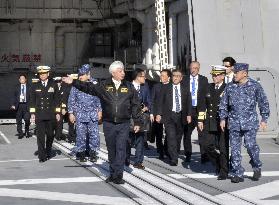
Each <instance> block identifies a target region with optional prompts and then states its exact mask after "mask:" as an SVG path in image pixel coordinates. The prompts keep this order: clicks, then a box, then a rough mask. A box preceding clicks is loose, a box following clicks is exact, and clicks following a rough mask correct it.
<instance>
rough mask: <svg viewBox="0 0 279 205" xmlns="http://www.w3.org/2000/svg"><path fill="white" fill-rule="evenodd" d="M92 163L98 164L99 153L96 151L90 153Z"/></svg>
mask: <svg viewBox="0 0 279 205" xmlns="http://www.w3.org/2000/svg"><path fill="white" fill-rule="evenodd" d="M89 160H90V162H93V163H95V162H97V160H98V156H97V152H96V151H92V152H90V158H89Z"/></svg>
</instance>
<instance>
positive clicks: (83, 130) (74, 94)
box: [68, 66, 102, 154]
mask: <svg viewBox="0 0 279 205" xmlns="http://www.w3.org/2000/svg"><path fill="white" fill-rule="evenodd" d="M89 71H90V67H87V66H83V67H82V68H80V69H79V75H82V74H85V73H88V72H89ZM90 81H91V82H92V83H97V81H96V80H94V79H93V78H91V79H90ZM68 110H69V113H73V114H74V116H75V117H76V135H77V138H76V145H75V147H74V148H73V154H75V153H82V152H85V151H86V137H87V135H88V137H89V148H90V151H97V150H99V148H100V136H99V127H98V112H99V111H102V108H101V103H100V99H99V98H98V97H96V96H92V95H89V94H86V93H84V92H82V91H80V90H78V89H76V88H75V87H72V89H71V92H70V96H69V99H68Z"/></svg>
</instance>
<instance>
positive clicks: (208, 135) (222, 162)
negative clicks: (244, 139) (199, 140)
mask: <svg viewBox="0 0 279 205" xmlns="http://www.w3.org/2000/svg"><path fill="white" fill-rule="evenodd" d="M202 137H203V138H204V144H203V145H204V150H205V152H206V154H207V156H208V158H209V160H210V161H211V162H212V164H213V165H214V166H215V167H216V169H217V170H219V171H220V175H223V176H225V175H227V174H228V172H229V133H228V130H226V131H225V132H222V131H216V132H210V131H207V130H205V131H203V132H202ZM217 150H219V152H218V151H217Z"/></svg>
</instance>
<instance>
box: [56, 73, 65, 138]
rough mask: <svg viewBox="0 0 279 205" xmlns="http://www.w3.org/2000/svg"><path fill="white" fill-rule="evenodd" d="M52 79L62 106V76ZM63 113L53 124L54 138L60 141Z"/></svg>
mask: <svg viewBox="0 0 279 205" xmlns="http://www.w3.org/2000/svg"><path fill="white" fill-rule="evenodd" d="M53 79H54V81H55V82H56V83H57V87H58V93H59V96H60V97H59V98H60V101H61V102H60V105H61V108H62V98H63V92H64V91H63V87H62V78H61V77H56V78H53ZM64 115H65V113H62V112H61V114H60V120H59V121H57V122H56V125H55V136H54V137H55V139H56V140H58V141H60V140H61V139H63V136H62V135H63V134H62V130H63V116H64Z"/></svg>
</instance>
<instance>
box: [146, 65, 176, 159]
mask: <svg viewBox="0 0 279 205" xmlns="http://www.w3.org/2000/svg"><path fill="white" fill-rule="evenodd" d="M170 78H171V71H170V70H168V69H164V70H162V71H161V73H160V81H161V82H159V83H156V84H155V85H154V86H153V88H152V92H151V110H150V120H151V122H152V137H154V138H155V139H156V147H157V153H159V159H161V160H163V159H164V155H165V154H166V155H168V148H167V140H166V138H165V141H164V144H163V130H164V129H163V124H162V123H158V122H157V121H156V120H155V117H156V115H157V114H158V111H157V110H158V99H159V98H160V92H161V88H162V86H163V85H164V84H168V83H169V82H170Z"/></svg>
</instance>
